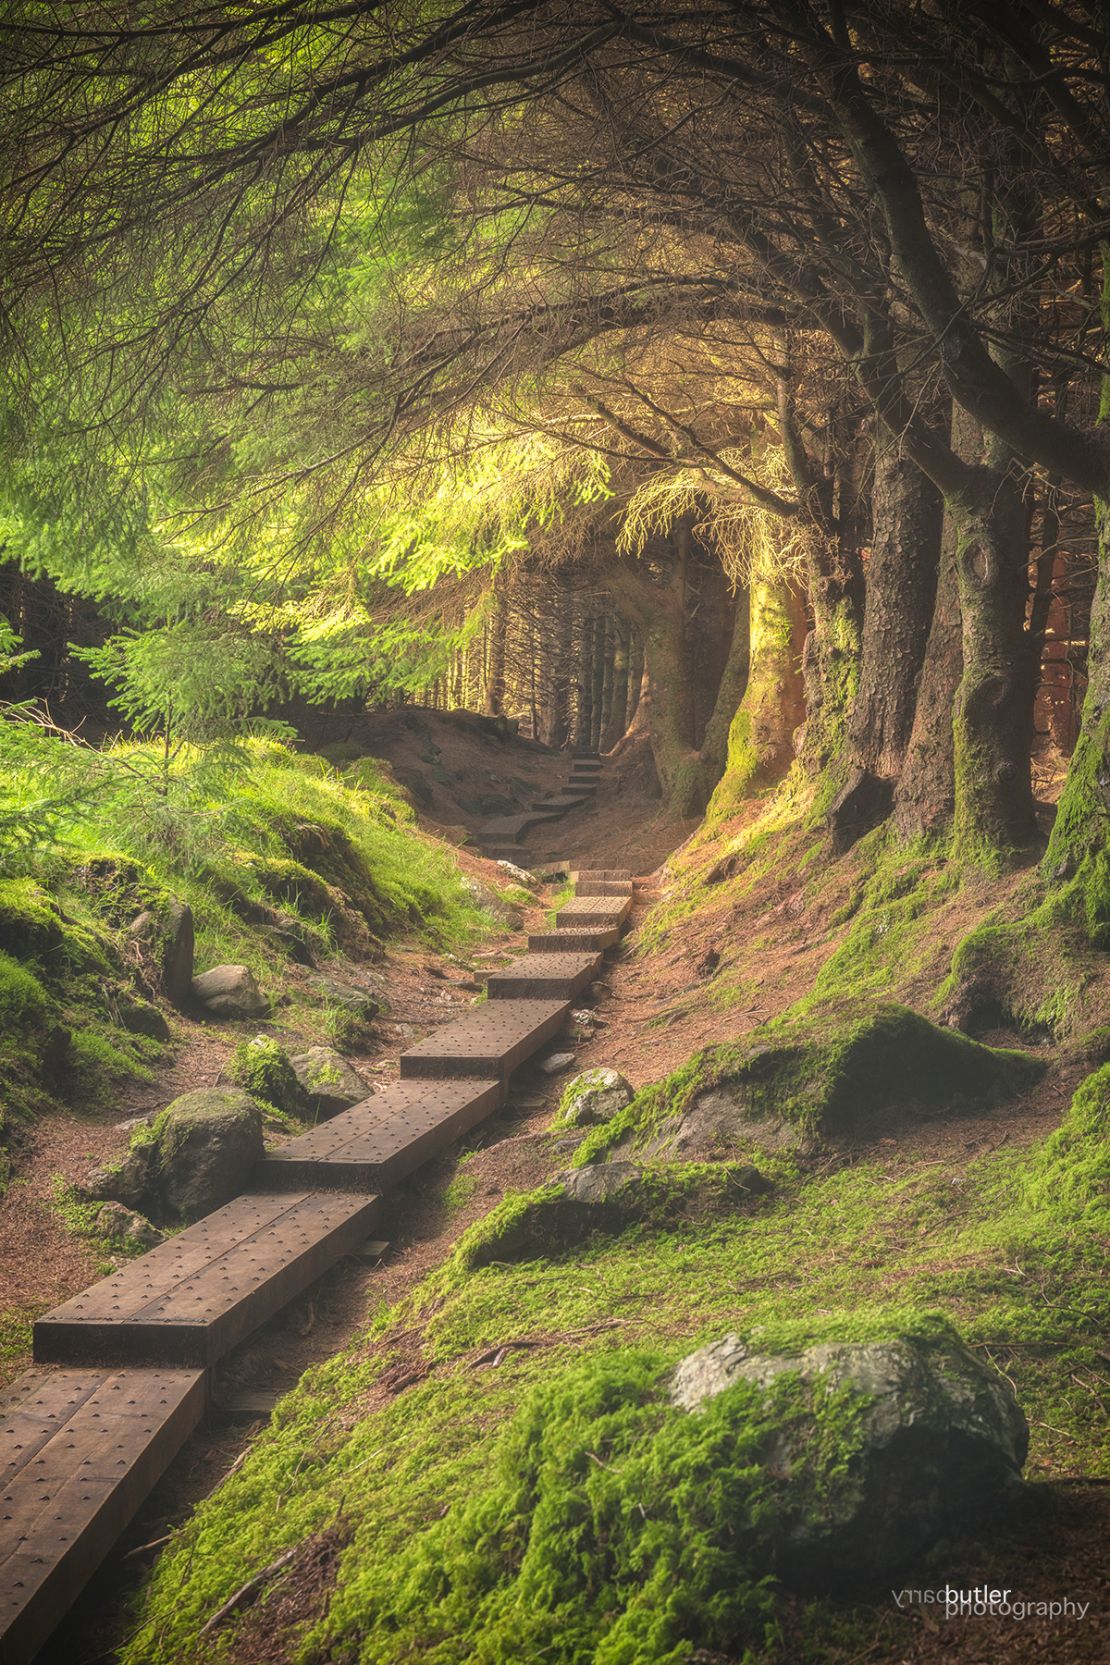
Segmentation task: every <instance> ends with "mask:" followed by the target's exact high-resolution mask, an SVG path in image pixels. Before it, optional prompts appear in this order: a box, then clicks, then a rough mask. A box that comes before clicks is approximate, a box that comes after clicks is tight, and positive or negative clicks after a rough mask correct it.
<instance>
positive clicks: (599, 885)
mask: <svg viewBox="0 0 1110 1665" xmlns="http://www.w3.org/2000/svg"><path fill="white" fill-rule="evenodd" d="M574 894H575V895H576V896H631V895H632V880H631V879H579V881H578V883H577V884H576V885H575V887H574Z"/></svg>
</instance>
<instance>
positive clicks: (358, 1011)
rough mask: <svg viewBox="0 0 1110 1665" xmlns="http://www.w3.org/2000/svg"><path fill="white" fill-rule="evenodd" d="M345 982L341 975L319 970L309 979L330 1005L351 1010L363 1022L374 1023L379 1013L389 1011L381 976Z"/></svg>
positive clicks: (342, 1009)
mask: <svg viewBox="0 0 1110 1665" xmlns="http://www.w3.org/2000/svg"><path fill="white" fill-rule="evenodd" d="M363 977H364V981H362V982H359V983H357V984H355V983H345V982H344V981H343V980H342V979H341V978H339V977H332V976H330V975H329V974H328V973H327V972H324V971H320V972H317V973H316V975H315V976H313V977H311V978H310V979H309V982H310V983H311V985H312V987H313V989H314V990H315V991H316V993H317V994H319V995H320V996H321V998H322V999H324V1000H326V1001H327V1003H328V1005H329V1006H337V1007H338V1008H339V1009H340V1010H341V1011H344V1012H349V1013H350V1014H351V1016H352V1017H354V1018H357V1019H358V1020H359V1021H360V1022H362V1023H372V1022H373V1020H374V1019H375V1018H376V1017H377V1016H378V1015H379V1013H381V1012H384V1011H387V1010H388V1008H389V999H388V996H387V994H386V988H385V982H384V979H381V978H372V979H370V980H365V979H366V977H367V974H366V973H364V974H363Z"/></svg>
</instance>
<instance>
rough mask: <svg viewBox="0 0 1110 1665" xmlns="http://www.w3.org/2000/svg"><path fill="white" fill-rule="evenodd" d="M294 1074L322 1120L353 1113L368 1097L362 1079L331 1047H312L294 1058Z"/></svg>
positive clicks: (291, 1062)
mask: <svg viewBox="0 0 1110 1665" xmlns="http://www.w3.org/2000/svg"><path fill="white" fill-rule="evenodd" d="M289 1062H290V1064H291V1065H292V1066H293V1074H294V1075H295V1076H296V1077H297V1081H298V1083H299V1085H300V1087H301V1090H302V1092H303V1093H304V1095H305V1097H306V1098H307V1099H308V1102H309V1104H310V1105H311V1107H312V1108H313V1109H314V1110H315V1111H316V1112H317V1114H318V1115H321V1116H334V1115H335V1114H337V1112H338V1111H340V1110H348V1109H350V1107H351V1105H352V1104H358V1103H359V1102H360V1100H362V1099H364V1098H365V1097H366V1095H367V1092H368V1090H369V1089H368V1088H367V1086H366V1083H365V1082H364V1081H363V1079H362V1077H361V1076H360V1075H359V1074H358V1072H357V1071H356V1070H355V1069H354V1067H353V1066H352V1065H351V1064H350V1063H349V1062H348V1061H347V1059H346V1058H344V1057H343V1056H342V1054H341V1053H338V1052H336V1051H335V1050H334V1048H333V1047H330V1046H310V1047H309V1048H308V1050H307V1051H306V1052H299V1053H297V1055H296V1057H293V1058H290V1060H289Z"/></svg>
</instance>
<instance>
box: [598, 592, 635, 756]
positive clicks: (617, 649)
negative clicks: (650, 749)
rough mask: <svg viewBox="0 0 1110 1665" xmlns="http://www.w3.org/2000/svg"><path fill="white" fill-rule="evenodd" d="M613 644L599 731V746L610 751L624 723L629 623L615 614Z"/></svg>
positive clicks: (599, 748)
mask: <svg viewBox="0 0 1110 1665" xmlns="http://www.w3.org/2000/svg"><path fill="white" fill-rule="evenodd" d="M611 629H612V646H611V649H610V654H609V680H608V683H607V685H606V691H607V697H606V701H605V726H604V727H603V729H602V731H601V739H600V741H599V742H598V750H599V751H602V752H610V751H612V749H613V747H614V746H615V745H616V743H617V741H618V740H619V739H620V737H621V735H622V734H623V733H624V731H625V727H626V725H627V715H628V646H629V643H628V626H627V624H626V623H625V621H624V620H623V619H622V618H621V617H620V616H619V614H616V613H615V614H614V615H613V618H612V620H611Z"/></svg>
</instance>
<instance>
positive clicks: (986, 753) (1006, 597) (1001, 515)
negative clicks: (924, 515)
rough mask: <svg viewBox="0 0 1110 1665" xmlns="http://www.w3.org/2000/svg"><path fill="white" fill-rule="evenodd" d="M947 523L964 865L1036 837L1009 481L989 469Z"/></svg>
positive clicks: (1015, 496)
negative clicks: (958, 672)
mask: <svg viewBox="0 0 1110 1665" xmlns="http://www.w3.org/2000/svg"><path fill="white" fill-rule="evenodd" d="M953 518H954V520H955V523H956V580H957V584H958V587H959V594H960V620H961V636H962V643H963V676H962V677H961V679H960V686H959V689H958V691H957V694H956V703H955V708H954V713H953V762H954V774H955V811H954V815H953V833H954V837H955V844H956V850H957V852H958V853H959V854H960V855H961V856H962V857H963V858H965V859H969V860H972V861H976V862H978V861H981V860H984V859H986V860H988V861H990V860H992V859H994V857H995V856H996V855H997V854H1003V855H1004V854H1006V853H1008V852H1010V851H1013V850H1015V849H1021V848H1024V847H1026V846H1027V845H1028V844H1029V843H1030V842H1031V840H1032V838H1033V835H1034V830H1035V828H1034V820H1033V791H1032V785H1031V781H1030V750H1031V747H1032V739H1033V688H1034V686H1035V668H1034V667H1033V666H1031V664H1030V662H1029V661H1030V656H1031V655H1030V643H1029V640H1028V637H1027V635H1026V631H1025V607H1026V601H1027V598H1028V590H1029V582H1028V565H1029V540H1028V521H1027V516H1026V513H1025V508H1024V504H1023V503H1022V501H1021V497H1020V494H1019V492H1018V489H1017V487H1016V485H1015V484H1014V482H1013V481H1012V480H1010V479H1009V478H1005V479H1002V480H1000V479H999V477H998V475H997V474H996V472H995V471H994V470H993V469H992V470H988V471H986V479H985V480H984V488H983V493H982V496H981V497H980V499H979V501H977V502H970V503H969V502H964V503H958V504H956V505H954V506H953Z"/></svg>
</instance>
